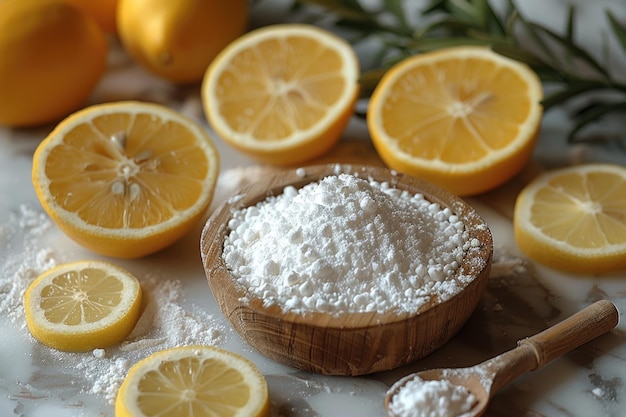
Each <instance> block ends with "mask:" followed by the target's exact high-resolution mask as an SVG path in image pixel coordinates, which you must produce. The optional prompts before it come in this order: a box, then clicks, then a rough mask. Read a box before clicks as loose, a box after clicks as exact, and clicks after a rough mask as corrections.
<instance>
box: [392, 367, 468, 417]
mask: <svg viewBox="0 0 626 417" xmlns="http://www.w3.org/2000/svg"><path fill="white" fill-rule="evenodd" d="M391 389H394V387H392V388H391ZM475 403H476V397H475V396H474V395H473V394H472V393H470V392H469V391H468V390H467V388H465V387H462V386H459V385H454V384H452V383H451V382H450V381H447V380H440V381H426V380H423V379H422V378H420V377H415V378H413V379H411V380H409V381H407V382H406V384H405V385H404V386H402V388H401V389H400V390H399V391H398V392H397V393H396V394H395V395H394V396H393V397H392V398H391V401H390V402H389V410H390V411H391V412H392V413H393V414H394V415H396V416H398V417H463V416H464V415H466V413H468V412H469V411H470V410H471V409H472V407H473V406H474V404H475Z"/></svg>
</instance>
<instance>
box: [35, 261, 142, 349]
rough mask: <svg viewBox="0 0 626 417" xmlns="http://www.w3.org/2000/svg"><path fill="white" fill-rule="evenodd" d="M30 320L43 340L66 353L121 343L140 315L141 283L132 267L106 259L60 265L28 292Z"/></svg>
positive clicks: (44, 342) (37, 335) (38, 336)
mask: <svg viewBox="0 0 626 417" xmlns="http://www.w3.org/2000/svg"><path fill="white" fill-rule="evenodd" d="M24 309H25V313H26V324H27V326H28V329H29V330H30V332H31V333H32V335H33V336H34V337H35V338H36V339H37V340H39V341H40V342H41V343H43V344H45V345H47V346H50V347H52V348H55V349H59V350H65V351H73V352H80V351H87V350H91V349H95V348H105V347H108V346H111V345H114V344H116V343H118V342H120V341H122V340H123V339H124V338H125V337H126V336H128V334H129V333H130V332H131V330H132V329H133V327H135V324H136V323H137V320H138V319H139V315H140V313H141V286H140V285H139V281H137V279H136V278H135V277H134V276H133V275H131V274H130V273H129V272H128V271H126V270H124V269H122V268H120V267H118V266H115V265H112V264H110V263H108V262H102V261H79V262H72V263H68V264H64V265H59V266H57V267H55V268H52V269H50V270H48V271H46V272H44V273H43V274H41V275H40V276H39V277H38V278H37V279H35V281H33V282H32V283H31V285H30V286H29V287H28V288H27V290H26V292H25V293H24Z"/></svg>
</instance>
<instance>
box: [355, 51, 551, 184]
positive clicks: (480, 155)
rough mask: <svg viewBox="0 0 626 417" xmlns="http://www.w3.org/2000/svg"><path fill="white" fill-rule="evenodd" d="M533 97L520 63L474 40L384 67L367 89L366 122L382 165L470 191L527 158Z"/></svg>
mask: <svg viewBox="0 0 626 417" xmlns="http://www.w3.org/2000/svg"><path fill="white" fill-rule="evenodd" d="M541 98H542V87H541V83H540V81H539V78H538V77H537V75H536V74H535V73H534V72H532V70H531V69H530V68H528V67H526V66H525V65H523V64H521V63H519V62H516V61H513V60H511V59H508V58H505V57H503V56H501V55H499V54H496V53H495V52H493V51H491V50H489V49H486V48H482V47H468V46H464V47H455V48H447V49H442V50H439V51H435V52H429V53H423V54H420V55H416V56H413V57H410V58H407V59H405V60H404V61H402V62H400V63H399V64H397V65H395V66H394V67H392V68H391V69H390V70H389V71H388V72H387V73H386V74H385V75H384V76H383V78H382V79H381V81H380V83H379V84H378V85H377V87H376V89H375V90H374V92H373V94H372V97H371V100H370V104H369V107H368V111H367V121H368V127H369V131H370V134H371V136H372V140H373V142H374V145H375V147H376V149H377V151H378V153H379V154H380V156H381V158H382V159H383V161H384V162H385V163H386V164H387V165H388V166H389V167H391V168H393V169H396V170H398V171H401V172H404V173H408V174H410V175H414V176H418V177H423V178H425V179H427V180H430V181H433V182H435V183H437V184H438V185H440V186H442V187H444V188H446V189H448V190H449V191H451V192H453V193H455V194H458V195H473V194H478V193H481V192H485V191H488V190H490V189H492V188H494V187H496V186H498V185H500V184H502V183H504V182H505V181H507V180H508V179H510V178H511V177H512V176H514V175H515V174H516V173H518V172H519V171H520V170H521V169H522V168H523V167H524V165H525V164H526V163H527V161H528V159H529V158H530V155H531V153H532V151H533V149H534V143H535V137H536V134H537V131H538V128H539V124H540V121H541V115H542V107H541V105H540V101H541Z"/></svg>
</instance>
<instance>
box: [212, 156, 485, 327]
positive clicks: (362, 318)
mask: <svg viewBox="0 0 626 417" xmlns="http://www.w3.org/2000/svg"><path fill="white" fill-rule="evenodd" d="M342 173H347V174H354V175H357V176H359V177H360V178H365V179H373V180H375V181H379V182H382V181H386V182H388V183H389V184H390V185H391V186H392V187H394V188H398V189H401V190H408V191H409V192H412V193H413V194H415V193H418V192H419V193H422V194H423V195H424V197H425V198H426V199H427V200H429V201H431V202H434V203H438V204H440V205H441V206H442V207H448V208H450V210H452V212H453V213H454V214H456V215H457V216H458V217H459V218H460V219H461V220H462V221H463V222H464V224H465V226H466V230H468V232H469V235H470V239H472V238H477V239H479V241H480V242H481V243H482V244H481V245H480V246H478V247H476V248H472V255H473V256H472V257H471V260H470V259H469V258H468V257H469V255H468V254H467V253H466V255H465V256H464V258H463V261H462V262H461V265H460V266H459V269H458V270H457V273H456V274H455V275H454V278H455V279H457V278H458V277H459V276H460V275H461V274H463V276H467V275H470V276H471V277H472V278H471V279H469V280H467V281H466V282H463V281H459V285H460V286H461V289H460V290H459V291H457V292H456V293H455V294H453V295H452V296H450V297H448V298H447V299H445V300H439V299H438V298H437V297H434V298H433V299H431V300H430V301H428V302H426V303H425V304H423V305H422V306H420V307H419V308H418V310H417V311H415V312H406V311H402V312H400V313H398V312H397V311H394V310H390V311H388V312H383V313H379V312H376V311H373V312H351V313H344V314H339V315H338V314H332V313H324V312H317V311H312V312H294V311H287V312H285V311H283V310H282V307H281V306H279V305H277V304H273V305H269V306H265V305H264V303H263V300H262V299H261V298H259V297H258V296H256V295H255V294H252V293H251V292H249V291H248V290H247V289H246V288H245V287H244V286H243V285H241V284H240V283H239V282H237V281H236V279H233V278H232V276H231V275H230V272H229V271H228V267H227V266H226V264H225V262H224V260H223V257H222V250H223V242H224V238H225V236H226V234H227V233H228V231H229V228H228V220H229V219H230V218H231V217H232V216H231V213H232V211H233V210H239V209H241V208H243V207H247V206H251V205H254V204H256V203H258V202H260V201H263V200H265V199H266V198H267V197H269V196H275V195H278V194H281V193H282V192H283V190H284V188H285V187H286V186H288V185H293V186H294V187H296V188H300V187H302V186H304V185H306V184H308V183H311V182H317V181H320V180H321V179H322V178H325V177H328V176H333V175H339V174H342ZM468 223H469V224H468ZM200 252H201V258H202V264H203V267H204V270H205V273H206V277H207V280H208V283H209V286H210V288H211V291H212V292H213V295H214V297H215V298H216V301H217V302H218V304H219V307H220V309H221V310H222V311H223V312H224V313H226V312H225V311H224V309H223V307H224V306H223V305H221V304H222V302H221V301H220V297H218V296H217V294H216V292H220V293H223V292H225V291H232V292H233V293H234V295H235V296H236V297H237V298H239V299H244V298H245V300H246V301H247V302H246V303H242V304H245V305H246V307H247V308H250V309H251V310H254V311H255V312H257V313H258V314H263V315H266V316H271V317H273V318H274V319H276V320H280V321H283V322H288V323H294V324H311V325H313V326H320V327H325V328H340V329H344V330H347V329H355V330H358V329H363V328H367V327H372V326H379V325H381V324H389V323H394V322H401V321H404V320H407V319H409V318H412V317H416V316H419V315H421V314H423V313H425V312H426V311H429V310H432V309H434V308H440V307H439V306H444V305H446V304H448V303H450V302H453V301H454V300H455V299H456V298H458V297H459V296H462V294H463V293H464V292H465V290H466V289H467V288H468V287H470V286H473V285H481V284H485V283H486V280H487V279H488V277H489V272H488V271H489V269H490V268H491V263H492V258H493V237H492V234H491V230H490V229H489V227H488V225H487V224H486V222H485V221H484V220H483V218H482V217H481V216H480V215H479V214H478V212H477V211H476V210H475V209H474V208H473V207H472V206H471V205H470V204H468V203H467V202H465V201H464V200H463V199H462V198H461V197H458V196H456V195H454V194H452V193H450V192H448V191H446V190H444V189H443V188H441V187H439V186H437V185H435V184H433V183H431V182H429V181H427V180H424V179H421V178H417V177H413V176H410V175H407V174H403V173H399V172H396V171H394V170H390V169H388V168H384V167H376V166H370V165H362V164H340V163H329V164H322V165H309V166H303V167H299V168H296V169H281V170H280V171H278V172H277V173H274V174H270V175H268V177H267V178H262V179H256V180H255V181H253V182H252V183H250V184H248V185H246V186H244V187H242V188H240V189H239V190H238V191H237V192H235V193H234V194H233V195H232V197H230V198H228V199H227V200H226V201H225V202H224V203H222V204H220V205H219V206H218V207H217V208H216V209H215V210H214V211H213V213H211V215H210V217H209V218H208V220H207V221H206V223H205V225H204V227H203V228H202V233H201V237H200ZM474 259H480V260H481V261H480V262H472V260H474ZM225 277H230V279H226V278H225ZM481 280H484V281H485V282H484V283H481V282H479V281H481ZM229 320H230V318H229Z"/></svg>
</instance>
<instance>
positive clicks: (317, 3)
mask: <svg viewBox="0 0 626 417" xmlns="http://www.w3.org/2000/svg"><path fill="white" fill-rule="evenodd" d="M295 1H296V3H295V4H296V5H297V6H298V7H307V8H310V9H311V10H312V11H313V13H312V16H313V19H316V18H317V19H320V20H323V21H324V22H326V23H328V22H329V21H330V24H331V25H333V26H334V27H336V28H337V29H338V30H342V31H344V32H345V33H346V36H349V37H350V40H351V41H352V42H353V43H355V44H358V43H359V42H363V41H365V40H367V39H371V38H376V39H377V40H378V41H379V43H380V44H381V45H382V47H381V48H380V50H379V52H378V53H377V55H376V56H375V57H374V62H373V63H372V65H371V66H370V68H367V69H365V70H364V72H363V74H362V80H361V81H362V85H363V94H364V96H366V97H367V96H369V94H370V93H371V92H372V90H373V88H374V87H375V86H376V84H377V82H378V81H379V79H380V77H381V76H382V75H383V74H384V72H385V71H386V70H387V69H388V68H389V67H390V66H391V65H393V64H394V63H396V62H398V61H400V60H402V59H403V58H405V57H407V56H411V55H414V54H417V53H421V52H426V51H431V50H435V49H440V48H444V47H449V46H456V45H486V46H490V47H491V48H492V49H493V50H494V51H496V52H498V53H500V54H502V55H505V56H508V57H510V58H513V59H516V60H519V61H521V62H524V63H526V64H527V65H529V66H530V67H531V68H532V69H533V70H535V72H536V73H537V74H538V75H539V77H540V78H541V79H542V81H543V82H544V84H545V85H546V95H545V97H544V100H543V105H544V109H545V110H546V111H547V110H549V109H551V108H553V107H555V106H559V105H563V104H565V103H578V108H577V109H576V110H575V111H574V112H573V115H572V116H573V118H574V123H573V127H572V128H571V130H570V132H569V135H568V141H569V142H575V141H581V140H584V139H581V138H580V137H579V136H580V135H579V133H580V131H581V130H582V129H584V128H585V127H587V126H588V125H590V124H591V123H593V122H596V121H598V120H599V119H601V118H603V117H605V116H607V115H609V114H614V113H626V84H625V83H624V82H621V81H618V80H616V79H614V77H613V76H612V74H611V73H610V71H609V70H608V69H607V68H608V65H606V64H605V62H600V61H599V60H598V59H596V58H594V56H593V55H592V54H591V53H590V52H589V51H587V50H586V49H585V48H584V47H582V46H581V45H579V44H578V43H577V42H576V39H575V33H576V27H575V22H576V10H575V8H574V7H573V6H572V7H570V8H569V10H568V15H567V19H566V27H565V28H564V29H565V30H564V34H559V33H557V32H556V31H554V30H553V29H551V28H548V27H546V26H543V25H541V24H538V23H536V22H533V21H531V20H529V19H528V18H526V17H525V16H524V15H522V14H521V13H520V11H519V10H518V8H517V7H516V5H515V2H514V1H513V0H507V1H506V2H504V3H505V4H504V7H503V10H495V9H494V8H493V7H492V5H491V3H490V2H489V1H488V0H432V1H431V3H430V4H429V5H428V6H427V7H426V8H424V9H422V10H414V9H415V7H413V6H412V3H411V2H410V1H404V0H380V6H379V7H378V8H372V7H371V5H370V7H369V8H366V7H364V5H363V4H362V3H361V2H360V1H359V0H295ZM369 3H371V2H369ZM416 15H418V17H419V19H418V20H419V22H420V23H419V25H418V24H415V23H413V22H412V20H411V19H410V18H409V17H410V16H416ZM606 16H607V20H608V22H609V25H608V29H609V31H610V36H613V37H614V38H615V39H616V40H617V44H618V45H619V49H620V50H619V51H617V52H618V53H620V54H624V56H626V27H624V26H623V25H621V24H620V22H619V21H618V20H617V19H616V17H615V16H614V15H613V14H612V13H611V12H610V11H609V10H607V11H606ZM605 49H606V48H605ZM605 55H607V56H608V53H607V54H605ZM583 97H586V98H590V97H592V98H593V99H591V100H587V103H586V104H585V105H580V100H576V99H579V98H583Z"/></svg>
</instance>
